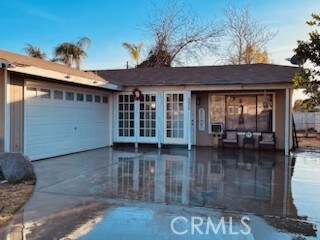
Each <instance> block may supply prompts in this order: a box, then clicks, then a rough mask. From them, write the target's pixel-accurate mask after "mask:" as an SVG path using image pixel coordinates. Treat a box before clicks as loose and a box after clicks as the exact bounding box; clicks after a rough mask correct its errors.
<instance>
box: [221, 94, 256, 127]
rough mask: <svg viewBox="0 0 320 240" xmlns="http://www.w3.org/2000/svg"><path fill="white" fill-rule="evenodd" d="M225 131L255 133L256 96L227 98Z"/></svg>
mask: <svg viewBox="0 0 320 240" xmlns="http://www.w3.org/2000/svg"><path fill="white" fill-rule="evenodd" d="M226 108H227V111H226V113H227V114H226V129H227V130H237V131H248V130H250V131H256V129H257V119H256V96H255V95H254V96H227V98H226Z"/></svg>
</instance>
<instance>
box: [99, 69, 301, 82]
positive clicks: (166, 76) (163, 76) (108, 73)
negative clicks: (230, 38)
mask: <svg viewBox="0 0 320 240" xmlns="http://www.w3.org/2000/svg"><path fill="white" fill-rule="evenodd" d="M298 71H299V68H298V67H289V66H281V65H273V64H250V65H249V64H247V65H222V66H204V67H172V68H169V67H165V68H137V69H128V70H127V69H125V70H97V73H98V75H100V76H101V77H103V78H104V79H106V80H108V81H109V82H111V83H114V84H120V85H123V86H164V85H166V86H174V85H175V86H176V85H198V84H200V85H210V84H212V85H221V84H259V83H260V84H266V83H291V82H292V78H293V76H294V74H295V73H297V72H298Z"/></svg>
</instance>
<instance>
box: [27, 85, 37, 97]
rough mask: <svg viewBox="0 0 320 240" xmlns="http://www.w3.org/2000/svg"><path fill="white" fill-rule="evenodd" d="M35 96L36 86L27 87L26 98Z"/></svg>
mask: <svg viewBox="0 0 320 240" xmlns="http://www.w3.org/2000/svg"><path fill="white" fill-rule="evenodd" d="M36 97H37V89H36V88H31V87H27V98H28V99H30V98H36Z"/></svg>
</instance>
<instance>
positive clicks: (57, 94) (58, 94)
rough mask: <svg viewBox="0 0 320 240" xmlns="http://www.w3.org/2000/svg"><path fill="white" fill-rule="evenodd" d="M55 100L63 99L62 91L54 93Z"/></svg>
mask: <svg viewBox="0 0 320 240" xmlns="http://www.w3.org/2000/svg"><path fill="white" fill-rule="evenodd" d="M53 98H54V99H59V100H61V99H63V92H62V91H58V90H54V92H53Z"/></svg>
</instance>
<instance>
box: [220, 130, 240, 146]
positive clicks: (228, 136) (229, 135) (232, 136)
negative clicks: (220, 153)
mask: <svg viewBox="0 0 320 240" xmlns="http://www.w3.org/2000/svg"><path fill="white" fill-rule="evenodd" d="M238 140H239V139H238V133H237V131H235V130H226V131H225V132H224V134H223V138H222V148H224V147H225V145H227V144H229V145H236V146H237V147H238V142H239V141H238Z"/></svg>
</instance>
